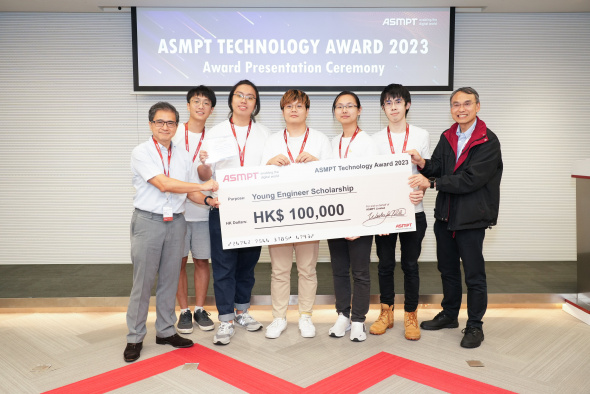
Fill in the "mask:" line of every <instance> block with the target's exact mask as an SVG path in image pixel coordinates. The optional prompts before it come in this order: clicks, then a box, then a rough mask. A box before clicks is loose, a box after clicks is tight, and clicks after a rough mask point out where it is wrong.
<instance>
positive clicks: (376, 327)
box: [369, 304, 393, 335]
mask: <svg viewBox="0 0 590 394" xmlns="http://www.w3.org/2000/svg"><path fill="white" fill-rule="evenodd" d="M392 327H393V305H391V306H389V305H387V304H381V314H379V317H378V318H377V321H375V323H373V324H372V325H371V328H370V329H369V332H370V333H371V334H373V335H382V334H385V331H387V329H388V328H392Z"/></svg>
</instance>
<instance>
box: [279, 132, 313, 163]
mask: <svg viewBox="0 0 590 394" xmlns="http://www.w3.org/2000/svg"><path fill="white" fill-rule="evenodd" d="M283 135H284V137H285V145H287V153H288V154H289V159H291V163H295V160H293V156H292V155H291V151H290V150H289V144H288V143H287V129H285V131H284V134H283ZM308 136H309V127H308V128H307V131H306V132H305V137H304V138H303V143H302V144H301V150H300V151H299V154H301V153H302V152H303V148H305V143H306V142H307V137H308Z"/></svg>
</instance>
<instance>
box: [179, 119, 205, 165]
mask: <svg viewBox="0 0 590 394" xmlns="http://www.w3.org/2000/svg"><path fill="white" fill-rule="evenodd" d="M203 138H205V127H203V132H202V133H201V139H200V140H199V145H197V150H196V151H195V155H194V156H193V163H194V162H195V159H196V158H197V155H198V154H199V150H200V149H201V143H203ZM184 144H185V145H186V151H187V152H190V149H189V146H188V122H186V123H185V124H184Z"/></svg>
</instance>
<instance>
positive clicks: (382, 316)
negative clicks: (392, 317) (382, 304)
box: [377, 309, 387, 323]
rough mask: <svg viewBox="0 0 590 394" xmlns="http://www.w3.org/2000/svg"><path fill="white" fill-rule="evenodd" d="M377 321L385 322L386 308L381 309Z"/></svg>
mask: <svg viewBox="0 0 590 394" xmlns="http://www.w3.org/2000/svg"><path fill="white" fill-rule="evenodd" d="M377 320H378V321H380V322H382V323H387V310H385V309H381V314H379V318H378V319H377Z"/></svg>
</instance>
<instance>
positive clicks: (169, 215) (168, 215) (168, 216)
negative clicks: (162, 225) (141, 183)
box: [164, 205, 174, 222]
mask: <svg viewBox="0 0 590 394" xmlns="http://www.w3.org/2000/svg"><path fill="white" fill-rule="evenodd" d="M173 219H174V212H172V207H170V206H167V205H166V206H164V221H165V222H171V221H172V220H173Z"/></svg>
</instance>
